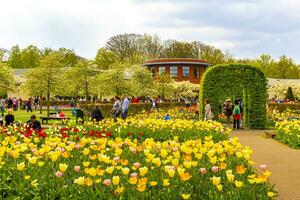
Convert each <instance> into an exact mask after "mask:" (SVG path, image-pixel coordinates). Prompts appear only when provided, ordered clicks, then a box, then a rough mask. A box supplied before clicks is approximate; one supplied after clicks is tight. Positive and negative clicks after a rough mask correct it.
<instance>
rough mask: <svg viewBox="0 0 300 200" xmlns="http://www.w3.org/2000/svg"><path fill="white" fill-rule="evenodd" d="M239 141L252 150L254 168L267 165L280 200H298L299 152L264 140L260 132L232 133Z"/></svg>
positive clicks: (299, 199) (240, 131) (266, 139)
mask: <svg viewBox="0 0 300 200" xmlns="http://www.w3.org/2000/svg"><path fill="white" fill-rule="evenodd" d="M231 136H233V137H234V136H236V137H238V138H239V141H240V142H241V143H242V144H243V145H246V146H250V148H251V149H253V155H252V160H253V161H254V162H255V165H254V166H255V167H258V166H259V165H260V164H267V165H268V169H269V170H270V171H271V172H272V175H271V178H270V182H271V184H275V186H276V188H277V190H278V193H279V198H278V199H280V200H300V150H294V149H292V148H290V147H288V146H286V145H284V144H281V143H279V142H278V141H276V140H274V139H271V138H266V137H265V134H264V131H262V130H239V131H233V132H232V134H231Z"/></svg>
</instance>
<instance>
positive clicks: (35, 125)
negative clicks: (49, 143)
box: [26, 115, 42, 131]
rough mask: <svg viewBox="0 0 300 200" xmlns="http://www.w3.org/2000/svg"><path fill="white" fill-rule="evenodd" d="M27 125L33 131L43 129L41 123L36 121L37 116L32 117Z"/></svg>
mask: <svg viewBox="0 0 300 200" xmlns="http://www.w3.org/2000/svg"><path fill="white" fill-rule="evenodd" d="M26 124H27V126H28V128H30V129H33V130H37V131H39V130H41V129H42V126H41V123H40V122H39V121H38V120H36V116H35V115H31V117H30V120H28V121H27V122H26Z"/></svg>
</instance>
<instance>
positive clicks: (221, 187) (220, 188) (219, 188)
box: [217, 184, 223, 192]
mask: <svg viewBox="0 0 300 200" xmlns="http://www.w3.org/2000/svg"><path fill="white" fill-rule="evenodd" d="M217 189H218V191H219V192H221V191H222V189H223V186H222V185H221V184H220V185H217Z"/></svg>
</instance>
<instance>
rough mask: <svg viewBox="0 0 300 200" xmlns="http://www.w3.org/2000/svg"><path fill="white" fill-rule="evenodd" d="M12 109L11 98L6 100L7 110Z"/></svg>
mask: <svg viewBox="0 0 300 200" xmlns="http://www.w3.org/2000/svg"><path fill="white" fill-rule="evenodd" d="M12 107H13V100H12V99H11V97H9V98H8V100H7V109H11V108H12Z"/></svg>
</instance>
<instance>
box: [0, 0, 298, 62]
mask: <svg viewBox="0 0 300 200" xmlns="http://www.w3.org/2000/svg"><path fill="white" fill-rule="evenodd" d="M0 24H1V26H0V48H7V49H9V48H11V47H12V46H13V45H15V44H19V45H20V46H21V47H22V48H23V47H26V46H27V45H29V44H34V45H37V46H38V47H39V48H42V47H52V48H59V47H66V48H71V49H74V50H75V52H76V53H77V54H78V55H81V56H84V57H87V58H93V57H94V56H95V55H96V52H97V49H99V48H100V47H102V46H104V44H105V42H106V41H107V40H108V39H109V38H110V37H111V36H113V35H115V34H122V33H132V32H133V33H141V34H142V33H148V34H156V35H158V36H159V37H161V38H162V39H177V40H185V41H194V40H197V41H202V42H203V43H206V44H211V45H214V46H216V47H218V48H221V49H222V50H224V51H229V52H231V53H232V54H233V55H234V56H235V57H237V58H255V57H258V56H259V55H260V54H263V53H269V54H270V55H271V56H272V57H274V58H276V59H277V58H278V57H279V56H280V55H283V54H286V55H287V56H289V57H292V58H293V59H294V60H295V61H296V62H297V63H300V54H299V51H300V39H299V38H300V0H245V1H239V0H164V1H161V0H119V1H117V0H86V1H83V0H26V1H25V0H9V1H8V0H0Z"/></svg>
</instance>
